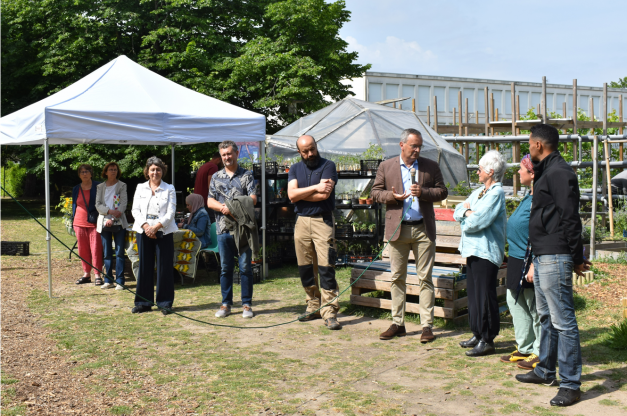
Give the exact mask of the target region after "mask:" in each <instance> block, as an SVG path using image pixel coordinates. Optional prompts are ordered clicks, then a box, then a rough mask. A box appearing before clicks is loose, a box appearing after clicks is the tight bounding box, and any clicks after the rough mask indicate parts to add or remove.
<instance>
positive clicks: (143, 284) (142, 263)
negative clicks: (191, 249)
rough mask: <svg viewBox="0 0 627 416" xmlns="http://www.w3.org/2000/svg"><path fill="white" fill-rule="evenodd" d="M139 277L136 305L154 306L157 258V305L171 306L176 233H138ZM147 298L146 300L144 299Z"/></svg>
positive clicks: (172, 300) (162, 306)
mask: <svg viewBox="0 0 627 416" xmlns="http://www.w3.org/2000/svg"><path fill="white" fill-rule="evenodd" d="M137 250H138V252H139V277H138V278H137V296H135V305H137V306H152V303H151V302H154V299H155V298H154V289H153V288H154V273H155V258H156V259H157V306H159V307H161V308H171V307H172V303H173V302H174V234H167V235H164V236H163V237H161V238H156V239H154V238H150V237H147V236H146V234H144V233H141V234H140V233H137ZM142 298H144V299H147V300H144V299H142Z"/></svg>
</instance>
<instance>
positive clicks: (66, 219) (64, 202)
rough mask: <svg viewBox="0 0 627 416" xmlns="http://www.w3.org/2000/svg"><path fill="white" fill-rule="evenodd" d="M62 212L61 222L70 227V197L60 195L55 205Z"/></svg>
mask: <svg viewBox="0 0 627 416" xmlns="http://www.w3.org/2000/svg"><path fill="white" fill-rule="evenodd" d="M55 208H57V209H58V210H59V211H61V213H62V214H63V224H64V225H65V226H66V227H68V228H71V227H72V198H69V197H66V196H63V195H62V196H61V199H60V202H59V204H58V205H57V206H56V207H55Z"/></svg>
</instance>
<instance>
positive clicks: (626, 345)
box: [607, 318, 627, 350]
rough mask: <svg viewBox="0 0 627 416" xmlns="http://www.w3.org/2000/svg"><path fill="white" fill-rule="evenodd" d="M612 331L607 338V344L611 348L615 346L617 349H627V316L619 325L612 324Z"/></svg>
mask: <svg viewBox="0 0 627 416" xmlns="http://www.w3.org/2000/svg"><path fill="white" fill-rule="evenodd" d="M610 329H611V330H612V332H611V333H610V337H609V338H608V340H607V345H608V346H609V347H610V348H614V349H616V350H626V349H627V318H626V319H623V322H620V323H619V324H617V325H612V326H611V327H610Z"/></svg>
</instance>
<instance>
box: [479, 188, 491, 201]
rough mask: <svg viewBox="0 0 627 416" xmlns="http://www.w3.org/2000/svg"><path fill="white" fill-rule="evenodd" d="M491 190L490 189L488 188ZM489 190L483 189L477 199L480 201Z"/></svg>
mask: <svg viewBox="0 0 627 416" xmlns="http://www.w3.org/2000/svg"><path fill="white" fill-rule="evenodd" d="M490 188H491V187H490ZM490 188H483V191H481V193H480V194H479V196H478V197H477V199H481V198H483V196H484V195H485V194H486V193H487V192H488V190H489V189H490Z"/></svg>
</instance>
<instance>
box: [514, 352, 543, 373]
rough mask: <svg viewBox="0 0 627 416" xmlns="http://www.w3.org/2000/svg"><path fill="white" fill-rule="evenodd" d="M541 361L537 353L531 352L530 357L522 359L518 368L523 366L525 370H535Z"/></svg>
mask: <svg viewBox="0 0 627 416" xmlns="http://www.w3.org/2000/svg"><path fill="white" fill-rule="evenodd" d="M539 362H540V358H538V356H537V355H535V354H530V355H529V357H527V358H525V359H524V360H522V361H520V362H519V363H518V364H517V365H518V368H522V369H523V370H533V369H534V368H536V365H538V363H539Z"/></svg>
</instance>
